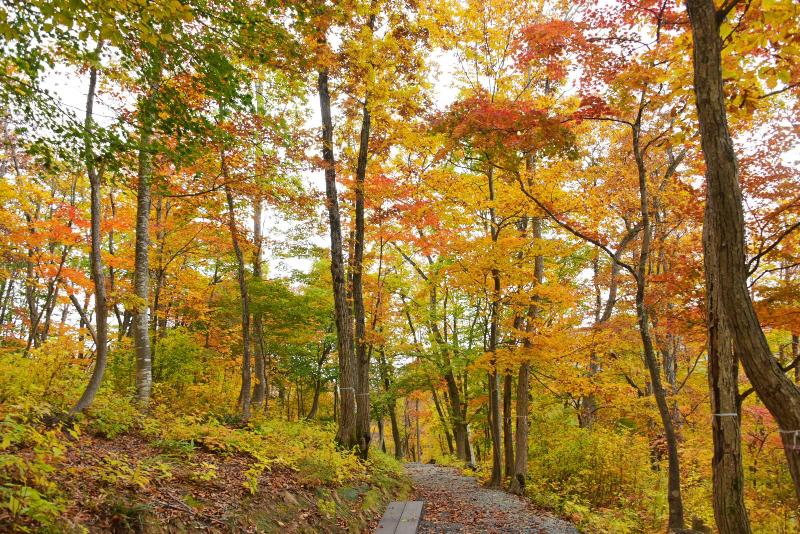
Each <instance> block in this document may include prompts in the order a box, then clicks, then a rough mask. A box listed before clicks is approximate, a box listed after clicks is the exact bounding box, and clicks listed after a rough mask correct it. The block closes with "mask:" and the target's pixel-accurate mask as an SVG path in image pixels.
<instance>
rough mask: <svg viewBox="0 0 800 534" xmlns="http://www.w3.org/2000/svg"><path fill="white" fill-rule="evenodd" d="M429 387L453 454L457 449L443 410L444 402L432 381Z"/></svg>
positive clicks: (448, 447) (449, 450) (448, 446)
mask: <svg viewBox="0 0 800 534" xmlns="http://www.w3.org/2000/svg"><path fill="white" fill-rule="evenodd" d="M428 387H429V388H430V390H431V398H433V405H434V407H435V408H436V414H437V415H438V416H439V421H440V422H441V424H442V429H443V430H444V436H445V439H446V440H447V450H448V452H449V453H450V454H453V453H454V452H455V450H454V449H453V436H451V435H450V429H449V428H448V425H447V418H446V417H445V416H444V410H442V403H441V402H439V395H438V394H437V393H436V388H435V387H434V386H433V384H432V383H430V382H429V383H428Z"/></svg>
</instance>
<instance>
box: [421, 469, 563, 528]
mask: <svg viewBox="0 0 800 534" xmlns="http://www.w3.org/2000/svg"><path fill="white" fill-rule="evenodd" d="M406 471H407V472H408V474H409V476H410V477H411V480H413V482H414V496H413V499H414V500H419V501H425V508H424V512H423V515H422V522H421V523H420V526H419V530H418V532H419V533H420V534H451V533H453V534H455V533H459V534H461V533H463V534H479V533H480V534H483V533H487V534H488V533H491V534H512V533H513V534H578V530H577V529H576V528H575V526H573V525H572V524H570V523H568V522H566V521H564V520H561V519H556V518H554V517H550V516H547V515H545V514H542V513H541V512H538V511H536V510H534V509H533V507H532V506H531V505H530V503H529V502H528V501H527V500H525V499H522V498H520V497H517V496H516V495H512V494H510V493H507V492H505V491H502V490H493V489H488V488H485V487H483V486H481V485H480V484H478V482H477V480H475V479H474V478H472V477H468V476H464V475H462V474H460V473H459V472H458V471H457V470H456V469H453V468H452V467H443V466H438V465H431V464H418V463H409V464H406Z"/></svg>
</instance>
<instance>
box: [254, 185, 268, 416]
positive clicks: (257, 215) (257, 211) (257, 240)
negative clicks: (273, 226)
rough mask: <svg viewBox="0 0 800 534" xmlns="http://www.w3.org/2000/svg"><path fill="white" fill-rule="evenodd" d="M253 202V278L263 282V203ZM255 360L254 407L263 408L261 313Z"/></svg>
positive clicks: (256, 321)
mask: <svg viewBox="0 0 800 534" xmlns="http://www.w3.org/2000/svg"><path fill="white" fill-rule="evenodd" d="M256 195H257V196H256V199H255V201H254V202H253V241H254V243H253V244H254V245H255V246H254V250H253V278H254V279H256V280H261V274H262V271H261V246H262V243H263V236H262V233H261V213H262V201H261V196H260V194H259V193H256ZM253 360H254V363H255V372H256V380H255V384H253V405H254V406H261V405H262V404H264V399H265V398H266V394H267V375H266V365H265V363H264V325H263V324H262V322H261V313H260V312H257V313H253Z"/></svg>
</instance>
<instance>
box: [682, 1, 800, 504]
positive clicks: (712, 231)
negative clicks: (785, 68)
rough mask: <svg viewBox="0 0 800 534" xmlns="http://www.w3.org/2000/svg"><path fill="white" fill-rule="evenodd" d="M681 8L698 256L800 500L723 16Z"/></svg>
mask: <svg viewBox="0 0 800 534" xmlns="http://www.w3.org/2000/svg"><path fill="white" fill-rule="evenodd" d="M687 9H688V12H689V18H690V21H691V25H692V35H693V37H694V88H695V96H696V102H697V115H698V119H699V121H700V136H701V141H702V147H703V155H704V157H705V161H706V187H707V194H706V197H707V198H706V208H705V221H704V233H705V235H706V246H705V250H704V253H705V256H706V257H707V258H708V259H707V264H710V265H713V266H714V267H715V271H716V272H715V273H713V274H714V279H715V280H716V281H717V286H716V288H713V287H712V288H711V289H712V290H715V292H716V295H717V297H718V298H719V300H720V303H721V305H722V307H723V308H724V310H725V314H724V317H725V319H726V321H727V327H728V328H729V330H730V333H731V337H732V339H733V344H734V351H735V353H736V354H737V355H739V357H740V358H741V361H742V365H743V367H744V370H745V373H747V377H748V378H749V379H750V382H751V383H752V385H753V388H754V389H755V391H756V393H757V394H758V396H759V398H760V399H761V401H762V402H763V403H764V405H765V406H766V407H767V409H768V410H769V412H770V413H771V414H772V416H773V417H774V418H775V420H776V422H777V423H778V426H779V428H780V434H781V439H782V441H783V450H784V454H785V455H786V460H787V462H788V465H789V472H790V473H791V475H792V480H793V481H794V488H795V493H796V495H797V496H798V498H800V448H799V447H797V443H798V441H800V440H799V439H798V438H799V437H800V388H798V386H797V385H796V384H795V383H794V382H792V380H791V379H790V378H789V377H788V376H786V374H785V373H784V372H783V370H782V369H781V367H780V365H779V364H778V362H777V361H776V360H775V358H774V357H773V356H772V352H771V350H770V347H769V344H768V343H767V339H766V337H765V336H764V332H763V330H762V329H761V324H760V323H759V321H758V316H757V315H756V313H755V309H754V308H753V302H752V301H751V299H750V294H749V292H748V288H747V279H748V276H749V273H748V264H747V261H746V259H745V232H744V214H743V208H742V191H741V188H740V186H739V171H738V166H737V161H736V153H735V151H734V149H733V141H732V140H731V137H730V133H729V131H728V122H727V110H726V108H725V94H724V91H723V85H722V84H723V82H722V65H721V50H722V39H721V38H720V35H719V24H720V22H721V21H722V20H723V19H724V18H725V15H726V13H722V12H717V10H716V8H715V6H714V3H713V2H712V1H711V0H689V1H687ZM706 291H707V293H708V291H709V289H708V288H707V289H706Z"/></svg>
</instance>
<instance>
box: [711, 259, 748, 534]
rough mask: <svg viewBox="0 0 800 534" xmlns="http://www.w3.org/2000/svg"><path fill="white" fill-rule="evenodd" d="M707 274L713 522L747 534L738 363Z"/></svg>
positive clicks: (725, 530) (732, 533) (725, 532)
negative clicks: (712, 448)
mask: <svg viewBox="0 0 800 534" xmlns="http://www.w3.org/2000/svg"><path fill="white" fill-rule="evenodd" d="M707 259H711V258H707ZM705 272H706V287H708V288H710V290H709V294H708V298H707V299H706V306H707V308H708V309H707V310H706V313H707V325H708V385H709V390H710V392H711V417H712V419H711V433H712V437H713V440H714V456H713V459H712V461H711V469H712V474H713V477H712V478H713V495H714V497H713V502H714V518H715V519H716V523H717V528H718V529H719V532H720V534H739V533H743V534H748V533H749V532H751V530H750V521H749V518H748V516H747V509H746V508H745V504H744V471H743V468H742V435H741V426H740V420H741V403H740V402H739V384H738V375H739V362H738V359H737V357H736V353H735V352H734V350H733V343H732V340H731V337H730V333H729V332H728V331H727V329H726V327H725V316H724V308H723V307H722V303H721V302H720V300H719V298H718V297H719V295H718V292H717V291H716V289H715V288H716V287H717V280H716V279H715V278H714V273H715V272H716V269H715V266H713V265H709V264H708V263H706V266H705Z"/></svg>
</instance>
